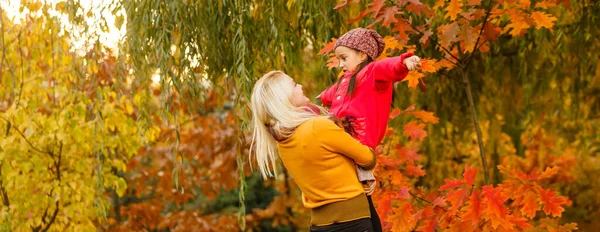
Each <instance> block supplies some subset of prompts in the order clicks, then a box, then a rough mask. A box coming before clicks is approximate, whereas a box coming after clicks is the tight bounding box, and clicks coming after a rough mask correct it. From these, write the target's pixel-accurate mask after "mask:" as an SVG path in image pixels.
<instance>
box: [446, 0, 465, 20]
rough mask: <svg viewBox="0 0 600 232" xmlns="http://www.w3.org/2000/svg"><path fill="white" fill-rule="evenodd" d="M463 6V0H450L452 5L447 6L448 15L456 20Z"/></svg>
mask: <svg viewBox="0 0 600 232" xmlns="http://www.w3.org/2000/svg"><path fill="white" fill-rule="evenodd" d="M461 7H462V0H450V5H448V7H446V11H448V13H446V17H448V16H450V20H456V16H457V15H458V14H459V13H460V8H461Z"/></svg>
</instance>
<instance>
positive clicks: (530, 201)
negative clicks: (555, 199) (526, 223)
mask: <svg viewBox="0 0 600 232" xmlns="http://www.w3.org/2000/svg"><path fill="white" fill-rule="evenodd" d="M522 202H523V206H522V207H521V213H522V214H523V215H525V216H527V217H529V218H531V219H533V217H535V213H536V212H537V211H538V210H540V208H541V206H540V204H538V198H537V196H536V195H535V194H533V193H532V192H526V193H525V194H524V196H523V200H522Z"/></svg>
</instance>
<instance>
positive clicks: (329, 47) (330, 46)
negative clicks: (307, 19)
mask: <svg viewBox="0 0 600 232" xmlns="http://www.w3.org/2000/svg"><path fill="white" fill-rule="evenodd" d="M336 40H337V39H336V38H331V42H329V43H323V48H322V49H321V50H319V55H324V54H327V53H330V52H331V50H333V47H334V46H335V41H336Z"/></svg>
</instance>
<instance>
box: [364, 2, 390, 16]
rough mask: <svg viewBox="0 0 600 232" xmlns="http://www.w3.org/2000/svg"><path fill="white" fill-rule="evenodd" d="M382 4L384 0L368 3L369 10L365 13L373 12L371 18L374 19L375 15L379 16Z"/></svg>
mask: <svg viewBox="0 0 600 232" xmlns="http://www.w3.org/2000/svg"><path fill="white" fill-rule="evenodd" d="M384 3H385V0H374V1H373V2H371V3H369V8H368V9H367V10H366V11H367V12H373V15H371V17H372V18H376V17H377V15H379V11H381V8H383V4H384Z"/></svg>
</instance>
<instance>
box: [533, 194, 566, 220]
mask: <svg viewBox="0 0 600 232" xmlns="http://www.w3.org/2000/svg"><path fill="white" fill-rule="evenodd" d="M538 194H539V195H540V201H541V202H542V203H543V204H544V213H546V215H549V214H551V215H553V216H555V217H560V216H561V215H562V212H563V211H565V209H564V208H563V207H562V206H561V205H565V204H567V198H566V197H556V194H557V192H556V191H553V190H551V189H548V190H543V189H542V190H540V191H538Z"/></svg>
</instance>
